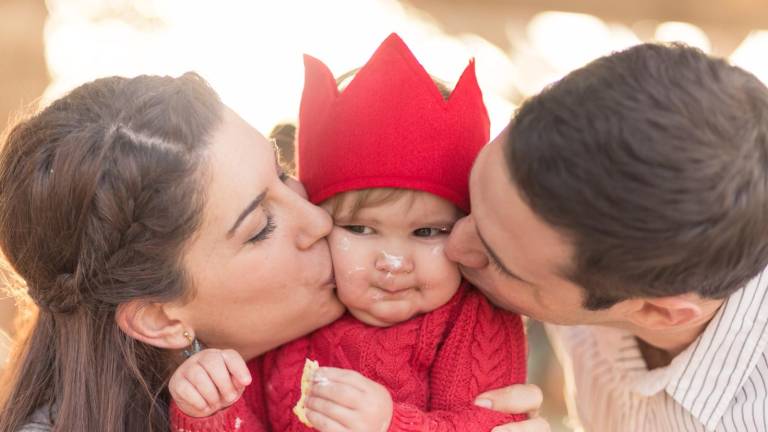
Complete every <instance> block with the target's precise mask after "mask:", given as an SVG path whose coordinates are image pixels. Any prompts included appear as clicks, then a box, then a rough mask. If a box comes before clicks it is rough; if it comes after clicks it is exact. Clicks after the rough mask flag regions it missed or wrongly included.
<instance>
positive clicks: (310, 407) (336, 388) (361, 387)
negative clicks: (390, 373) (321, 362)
mask: <svg viewBox="0 0 768 432" xmlns="http://www.w3.org/2000/svg"><path fill="white" fill-rule="evenodd" d="M306 410H307V418H308V419H309V421H310V422H311V423H312V426H314V428H315V429H317V430H319V431H321V432H368V431H375V432H379V431H382V432H384V431H386V430H387V429H388V428H389V423H390V421H391V420H392V396H391V395H390V394H389V391H388V390H387V389H386V388H385V387H384V386H382V385H381V384H379V383H377V382H374V381H371V380H370V379H368V378H366V377H364V376H362V375H360V374H359V373H357V372H355V371H352V370H347V369H337V368H330V367H323V368H320V369H318V370H317V372H315V375H314V378H313V383H312V389H311V390H310V393H309V398H308V399H307V402H306Z"/></svg>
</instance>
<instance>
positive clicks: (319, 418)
mask: <svg viewBox="0 0 768 432" xmlns="http://www.w3.org/2000/svg"><path fill="white" fill-rule="evenodd" d="M306 411H307V419H309V421H310V423H312V426H313V427H314V428H315V429H317V430H319V431H321V432H348V431H350V430H351V429H349V427H348V426H347V424H348V421H349V418H350V417H351V416H352V415H353V412H352V410H350V409H349V408H347V407H344V406H341V405H339V404H336V403H334V402H332V401H329V400H327V399H321V398H317V397H310V398H308V399H307V402H306Z"/></svg>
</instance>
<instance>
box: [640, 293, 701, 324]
mask: <svg viewBox="0 0 768 432" xmlns="http://www.w3.org/2000/svg"><path fill="white" fill-rule="evenodd" d="M629 302H631V303H632V306H633V307H632V308H631V310H630V311H629V312H628V314H627V316H628V318H629V320H630V321H632V322H633V323H635V324H636V325H638V326H640V327H642V328H646V329H649V330H663V329H668V328H672V327H680V326H685V325H687V324H690V323H692V322H695V321H696V320H698V319H699V318H700V317H701V316H702V315H703V314H704V311H703V310H702V307H701V305H700V304H699V302H697V301H696V298H695V297H693V296H688V295H679V296H670V297H656V298H641V299H632V300H629Z"/></svg>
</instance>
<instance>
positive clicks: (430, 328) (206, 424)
mask: <svg viewBox="0 0 768 432" xmlns="http://www.w3.org/2000/svg"><path fill="white" fill-rule="evenodd" d="M305 66H306V78H305V79H306V81H305V87H304V93H303V97H302V103H301V112H300V117H299V146H298V153H299V160H298V171H299V177H300V180H301V181H302V182H303V183H304V185H305V187H306V189H307V193H308V195H309V199H310V200H311V201H312V202H314V203H316V204H320V205H321V206H322V207H323V208H325V209H326V210H327V211H328V212H329V213H330V214H331V215H332V217H333V220H334V225H335V226H334V228H333V231H332V232H331V234H330V236H329V244H330V247H331V254H332V257H333V266H334V272H335V275H336V284H337V292H338V296H339V299H340V300H341V301H342V302H343V303H344V304H345V305H346V307H347V310H348V313H347V314H346V315H344V316H343V317H342V318H340V319H339V320H337V321H336V322H334V323H333V324H331V325H329V326H327V327H324V328H322V329H320V330H318V331H316V332H315V333H313V334H311V335H309V336H306V337H304V338H301V339H299V340H296V341H294V342H291V343H289V344H287V345H285V346H283V347H281V348H279V349H277V350H274V351H272V352H270V353H267V354H266V355H264V356H263V358H262V359H260V360H259V361H251V362H250V363H249V366H250V373H251V376H252V377H253V381H254V382H253V383H252V384H251V385H250V386H248V387H247V388H246V389H245V391H244V392H243V396H242V397H241V398H240V399H239V400H237V401H236V402H234V403H232V401H229V402H228V403H229V404H230V405H229V406H226V407H222V406H216V407H204V408H202V409H199V408H196V407H195V406H194V404H193V403H192V401H190V400H176V406H175V407H174V408H173V410H172V420H173V424H174V427H176V428H177V429H176V430H185V431H196V430H200V431H203V430H233V431H234V430H237V431H252V430H274V431H303V430H310V428H309V427H308V426H306V425H305V424H303V423H302V422H301V421H300V420H299V418H298V417H297V416H295V415H294V414H293V413H292V408H293V406H294V405H295V404H296V402H297V401H298V400H299V399H300V397H301V389H300V382H301V377H302V370H303V367H304V363H305V359H313V360H316V361H318V362H319V364H320V366H321V367H320V368H319V369H318V370H317V371H316V372H315V373H314V375H313V377H312V385H311V387H310V388H309V391H308V394H307V396H308V397H307V399H306V402H305V404H304V407H303V408H304V411H305V412H306V420H308V423H309V424H311V427H313V428H315V429H318V430H321V431H325V432H332V431H374V432H384V431H422V430H423V431H443V430H445V431H489V430H491V429H492V428H493V427H494V426H497V425H500V424H504V423H508V422H510V421H515V420H520V419H523V418H524V416H519V415H505V414H501V413H498V412H495V411H491V410H487V409H484V408H480V407H478V406H475V405H474V404H473V401H474V398H475V396H477V395H478V394H480V393H482V392H483V391H486V390H490V389H494V388H499V387H504V386H508V385H510V384H516V383H523V382H524V381H525V369H526V368H525V366H526V364H525V362H526V347H525V335H524V331H523V326H522V322H521V320H520V317H519V316H517V315H514V314H510V313H507V312H503V311H501V310H499V309H496V308H495V307H493V306H492V305H490V304H489V303H488V301H487V300H486V299H485V298H484V297H483V296H482V295H481V294H479V293H478V292H477V291H476V290H475V289H474V288H472V287H471V286H469V285H468V284H467V283H465V282H462V279H461V274H460V272H459V270H458V268H457V266H456V265H455V264H454V263H452V262H450V261H448V259H447V258H446V256H445V255H444V253H443V248H444V246H445V244H446V241H447V239H448V234H449V233H450V231H451V228H452V226H453V224H454V223H455V222H456V221H457V220H458V219H459V218H460V217H461V216H463V215H464V214H466V213H467V212H468V211H469V196H468V178H469V171H470V168H471V166H472V163H473V161H474V159H475V157H476V155H477V153H478V152H479V150H480V149H481V147H482V146H483V145H484V144H485V143H486V142H487V140H488V135H489V121H488V115H487V112H486V110H485V106H484V105H483V101H482V94H481V92H480V89H479V87H478V85H477V80H476V77H475V72H474V64H473V63H470V65H469V66H468V67H467V68H466V70H465V71H464V73H463V74H462V76H461V78H460V80H459V82H458V84H457V85H456V87H455V89H454V90H453V92H452V93H451V94H450V96H449V97H447V98H445V97H444V96H443V95H442V94H441V92H440V90H439V88H438V86H437V85H436V84H435V83H434V82H433V80H432V78H431V77H430V76H429V74H428V73H427V72H426V71H425V70H424V68H423V67H422V66H421V64H419V62H418V61H417V60H416V58H415V57H414V56H413V54H412V53H411V52H410V50H409V49H408V47H407V46H406V45H405V44H404V43H403V41H402V40H401V39H400V38H399V37H398V36H397V35H394V34H393V35H391V36H390V37H389V38H387V40H385V41H384V42H383V43H382V45H381V46H380V47H379V48H378V50H377V51H376V53H375V54H374V55H373V57H372V58H371V59H370V60H369V61H368V63H367V64H366V65H365V66H364V67H363V68H361V69H360V70H359V71H358V72H357V74H356V75H355V76H354V78H353V79H352V80H351V81H350V82H349V84H348V85H347V86H346V87H345V88H344V89H343V90H342V91H339V90H338V87H337V83H336V80H335V79H334V78H333V75H332V74H331V72H330V71H329V70H328V68H327V67H326V66H325V65H324V64H323V63H321V62H320V61H319V60H317V59H314V58H312V57H309V56H306V57H305ZM297 271H301V269H297ZM286 295H290V293H286ZM240 362H242V359H240ZM221 363H222V364H225V361H224V360H222V361H221ZM225 366H226V365H225ZM184 367H185V366H184V365H182V366H181V367H180V368H179V371H177V374H179V373H182V374H183V371H184ZM220 367H224V366H220ZM236 368H240V369H243V368H244V365H238V366H235V367H234V368H229V370H230V371H231V374H230V379H231V380H232V381H233V382H234V383H232V382H224V383H219V382H218V381H217V379H218V378H216V377H215V376H214V375H215V374H213V373H210V374H209V375H211V377H212V378H211V383H209V384H207V386H208V387H209V388H210V386H215V387H216V388H219V389H221V388H232V387H237V388H238V389H239V391H242V388H243V387H244V384H245V383H244V382H239V381H238V379H237V378H236V376H237V375H238V374H236V373H234V371H233V369H236ZM218 375H221V374H218ZM224 381H226V379H224ZM176 382H182V384H181V385H185V386H189V385H191V386H193V387H194V386H195V384H194V383H190V382H188V381H187V382H184V381H183V380H179V381H176ZM198 386H199V385H198ZM171 390H172V393H174V394H176V393H178V392H174V390H173V388H172V389H171ZM200 391H201V392H203V391H205V389H203V388H201V389H200ZM221 405H227V403H222V404H221ZM214 411H215V412H214ZM299 411H301V409H300V410H299ZM193 416H197V417H198V418H195V417H193ZM201 416H206V417H201ZM257 419H260V420H257ZM267 425H268V426H267Z"/></svg>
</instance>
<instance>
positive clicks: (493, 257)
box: [475, 227, 527, 282]
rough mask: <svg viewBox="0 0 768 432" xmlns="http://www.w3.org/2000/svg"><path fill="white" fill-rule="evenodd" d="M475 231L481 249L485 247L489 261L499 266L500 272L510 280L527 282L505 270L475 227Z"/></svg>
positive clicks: (505, 267)
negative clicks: (489, 257) (481, 245)
mask: <svg viewBox="0 0 768 432" xmlns="http://www.w3.org/2000/svg"><path fill="white" fill-rule="evenodd" d="M475 231H477V237H478V238H479V239H480V243H482V244H483V247H485V250H486V251H488V255H490V256H491V259H492V260H493V261H494V262H495V263H496V264H497V265H498V266H499V268H500V269H501V271H502V272H503V273H504V274H505V275H507V276H509V277H511V278H514V279H518V280H521V281H523V282H527V281H526V280H525V279H523V278H521V277H520V276H518V275H516V274H514V273H512V272H511V271H510V270H509V269H508V268H507V266H505V265H504V263H503V262H501V260H500V259H499V256H498V255H496V252H494V251H493V249H491V247H490V246H488V242H486V241H485V239H484V238H483V235H482V234H480V230H479V229H477V227H475Z"/></svg>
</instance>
